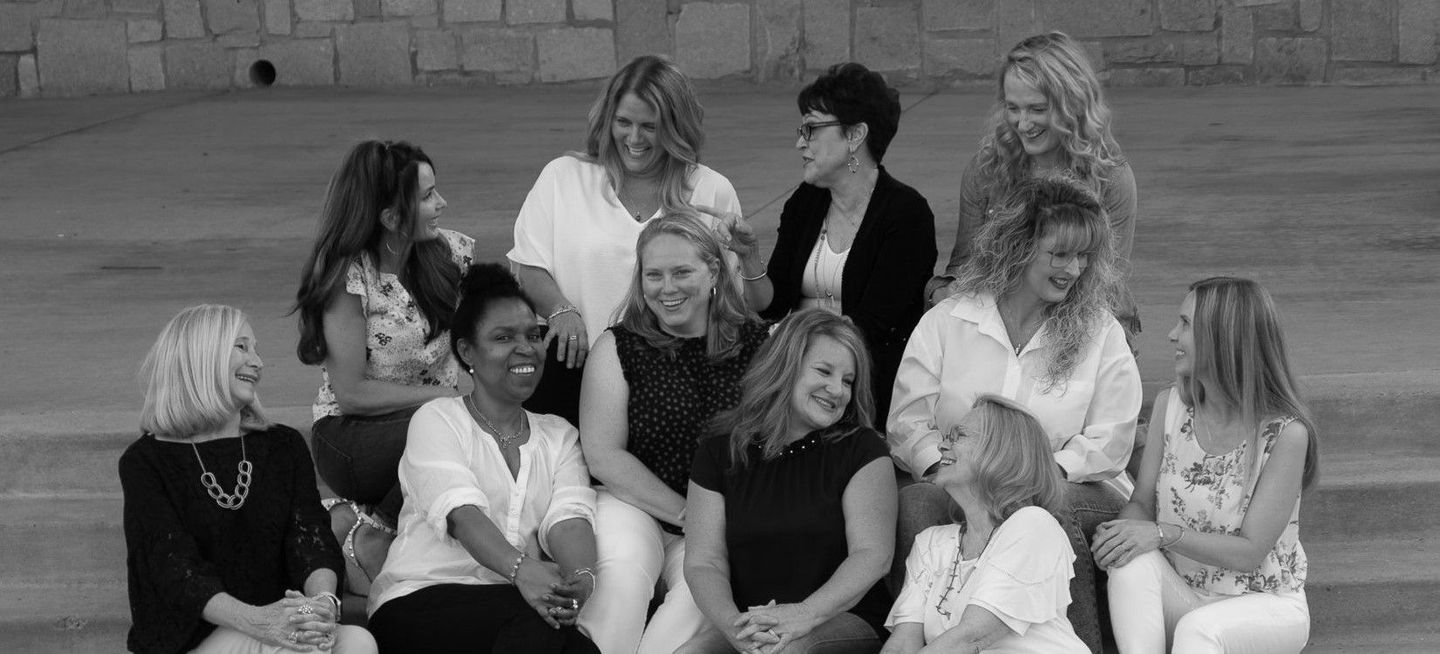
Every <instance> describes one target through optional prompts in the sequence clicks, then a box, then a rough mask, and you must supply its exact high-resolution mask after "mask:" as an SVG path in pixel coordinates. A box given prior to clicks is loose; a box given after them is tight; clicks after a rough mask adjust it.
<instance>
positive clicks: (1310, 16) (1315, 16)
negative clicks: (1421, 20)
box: [1300, 0, 1429, 32]
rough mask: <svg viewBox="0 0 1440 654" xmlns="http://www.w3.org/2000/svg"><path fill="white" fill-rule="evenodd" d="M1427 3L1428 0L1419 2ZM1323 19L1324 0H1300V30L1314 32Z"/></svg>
mask: <svg viewBox="0 0 1440 654" xmlns="http://www.w3.org/2000/svg"><path fill="white" fill-rule="evenodd" d="M1419 1H1420V2H1429V0H1419ZM1324 18H1325V0H1300V30H1301V31H1304V32H1314V31H1315V30H1318V29H1320V21H1321V20H1322V19H1324Z"/></svg>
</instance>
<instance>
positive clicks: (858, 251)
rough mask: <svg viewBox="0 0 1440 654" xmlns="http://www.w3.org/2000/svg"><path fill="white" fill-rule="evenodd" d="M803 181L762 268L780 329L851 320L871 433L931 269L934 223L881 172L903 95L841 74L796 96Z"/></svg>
mask: <svg viewBox="0 0 1440 654" xmlns="http://www.w3.org/2000/svg"><path fill="white" fill-rule="evenodd" d="M796 104H797V105H798V106H799V108H800V128H799V130H798V131H799V138H797V139H796V141H795V148H796V149H797V150H799V152H800V158H801V160H802V161H803V162H804V169H803V170H804V181H802V182H801V184H800V186H799V188H797V189H795V192H794V193H793V194H791V195H790V199H789V200H786V201H785V208H784V209H783V210H782V211H781V213H780V231H779V235H778V238H777V239H776V241H775V250H774V252H773V253H772V254H771V256H770V263H769V266H768V268H767V270H768V274H769V279H770V284H771V285H772V288H773V291H772V292H773V297H772V298H771V299H770V302H769V304H768V306H764V308H763V309H762V310H761V311H760V315H761V316H762V317H764V318H767V319H770V320H779V319H781V318H784V317H785V315H786V314H788V313H790V312H792V311H795V310H797V309H808V308H811V307H822V308H826V309H829V310H831V311H834V312H836V313H839V314H842V315H845V316H848V317H849V318H850V319H851V320H853V321H854V322H855V325H856V326H858V327H859V328H860V331H861V333H863V334H864V336H865V346H866V348H867V349H868V350H869V351H870V356H871V358H872V360H873V361H874V372H873V376H872V378H871V382H872V387H873V388H875V389H877V391H878V392H877V393H876V397H875V400H876V413H875V415H876V418H877V424H875V425H873V426H875V427H877V428H878V427H883V424H881V423H880V422H879V421H883V420H884V416H885V412H886V410H887V409H888V408H889V406H890V394H889V388H890V385H891V384H892V383H893V382H894V380H895V367H896V366H897V365H899V362H900V354H901V352H903V351H904V350H905V341H906V339H908V338H909V337H910V331H911V330H912V329H914V327H915V323H916V321H918V320H920V314H922V313H924V312H925V298H924V288H925V280H927V279H929V278H930V274H931V272H933V271H934V268H935V256H936V251H935V215H934V214H933V213H932V212H931V211H930V204H929V203H928V202H926V201H925V198H924V197H923V196H921V195H920V193H918V192H917V191H916V190H915V189H913V188H910V187H909V186H906V185H905V184H903V183H901V182H900V181H898V180H896V179H895V178H894V177H891V176H890V174H889V173H888V172H886V171H885V167H884V166H882V165H881V163H880V162H881V161H882V160H883V159H884V158H885V151H886V150H887V149H888V148H889V147H890V141H891V139H893V138H895V132H896V130H897V129H899V126H900V93H899V92H898V91H896V90H895V89H894V88H892V87H891V86H890V85H889V84H887V83H886V82H885V78H884V77H882V76H881V75H880V74H879V73H875V72H872V71H870V70H868V69H867V68H865V67H864V66H862V65H860V64H857V63H847V64H838V65H835V66H832V67H831V68H830V70H829V71H827V72H826V73H825V74H824V75H821V76H820V78H819V79H816V80H815V81H814V82H812V83H811V84H810V85H809V86H806V87H805V88H804V89H802V90H801V91H800V96H799V97H798V98H797V99H796Z"/></svg>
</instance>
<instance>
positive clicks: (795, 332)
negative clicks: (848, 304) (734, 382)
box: [712, 308, 875, 470]
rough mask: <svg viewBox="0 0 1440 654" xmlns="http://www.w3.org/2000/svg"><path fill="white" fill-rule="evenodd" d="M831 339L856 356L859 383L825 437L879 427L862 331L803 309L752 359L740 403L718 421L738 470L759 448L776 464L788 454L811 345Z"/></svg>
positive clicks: (817, 311)
mask: <svg viewBox="0 0 1440 654" xmlns="http://www.w3.org/2000/svg"><path fill="white" fill-rule="evenodd" d="M827 337H828V338H832V339H835V341H836V342H838V343H840V345H841V347H844V348H845V349H847V350H849V351H850V354H851V355H852V356H854V357H855V382H854V385H853V386H852V387H851V391H850V403H849V404H847V405H845V411H844V412H843V413H842V414H841V416H840V419H839V420H838V421H836V422H835V424H834V425H833V426H831V428H830V429H829V430H828V431H826V432H825V434H824V435H823V436H822V437H823V438H825V439H826V440H835V439H839V438H844V437H845V436H848V435H850V434H852V433H854V432H856V431H860V430H867V429H869V425H871V424H874V418H873V416H874V414H875V398H874V395H873V394H872V391H871V389H870V352H869V350H867V349H866V347H865V339H864V338H862V337H861V336H860V329H859V328H857V327H856V326H855V323H854V322H851V320H850V319H849V318H848V317H845V316H841V315H839V314H836V313H833V312H831V311H827V310H825V309H819V308H814V309H804V310H801V311H796V312H795V313H792V314H790V315H789V316H788V317H786V318H785V319H784V320H782V321H780V325H779V326H778V327H777V328H776V329H775V333H774V334H771V335H770V338H769V339H768V340H766V341H765V343H764V344H763V345H761V346H760V349H759V350H758V351H756V352H755V357H754V358H752V359H751V360H750V368H749V369H748V370H746V371H745V376H744V377H742V378H741V379H740V403H739V404H737V405H735V407H734V408H732V409H729V410H726V411H722V412H721V413H720V414H718V415H717V416H716V417H715V421H714V424H713V429H712V433H713V434H716V435H717V437H718V436H719V435H728V436H729V438H730V461H731V467H732V469H735V470H740V469H743V468H745V467H746V466H748V465H749V464H750V453H749V447H750V446H751V445H752V444H755V443H759V444H760V452H761V454H760V456H761V458H762V459H764V460H767V461H768V460H770V459H774V458H775V457H777V456H779V455H780V452H781V451H783V450H784V449H785V436H786V427H787V426H788V425H789V424H790V423H791V421H792V420H793V419H794V417H795V407H794V404H793V402H792V401H791V397H792V396H793V395H794V389H795V383H796V381H798V380H799V379H800V376H801V375H802V374H804V372H805V371H804V370H803V369H802V366H803V365H804V362H805V354H806V353H807V352H808V351H809V350H810V345H811V344H812V343H814V342H815V340H816V339H819V338H827Z"/></svg>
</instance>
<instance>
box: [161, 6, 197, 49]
mask: <svg viewBox="0 0 1440 654" xmlns="http://www.w3.org/2000/svg"><path fill="white" fill-rule="evenodd" d="M164 5H165V36H166V37H168V38H172V39H198V38H203V37H204V36H205V21H204V19H202V18H201V17H200V0H164Z"/></svg>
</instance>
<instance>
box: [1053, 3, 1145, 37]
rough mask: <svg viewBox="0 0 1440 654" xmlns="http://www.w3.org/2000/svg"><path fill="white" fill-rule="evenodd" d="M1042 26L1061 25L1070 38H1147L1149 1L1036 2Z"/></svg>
mask: <svg viewBox="0 0 1440 654" xmlns="http://www.w3.org/2000/svg"><path fill="white" fill-rule="evenodd" d="M1039 8H1040V11H1039V15H1040V20H1041V22H1042V23H1043V24H1045V25H1064V26H1065V32H1066V33H1067V34H1069V35H1070V36H1074V37H1096V36H1147V35H1149V34H1150V33H1152V32H1153V31H1154V30H1155V27H1154V25H1155V17H1154V15H1153V13H1154V12H1153V7H1152V4H1151V1H1150V0H1107V1H1105V2H1075V0H1039Z"/></svg>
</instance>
